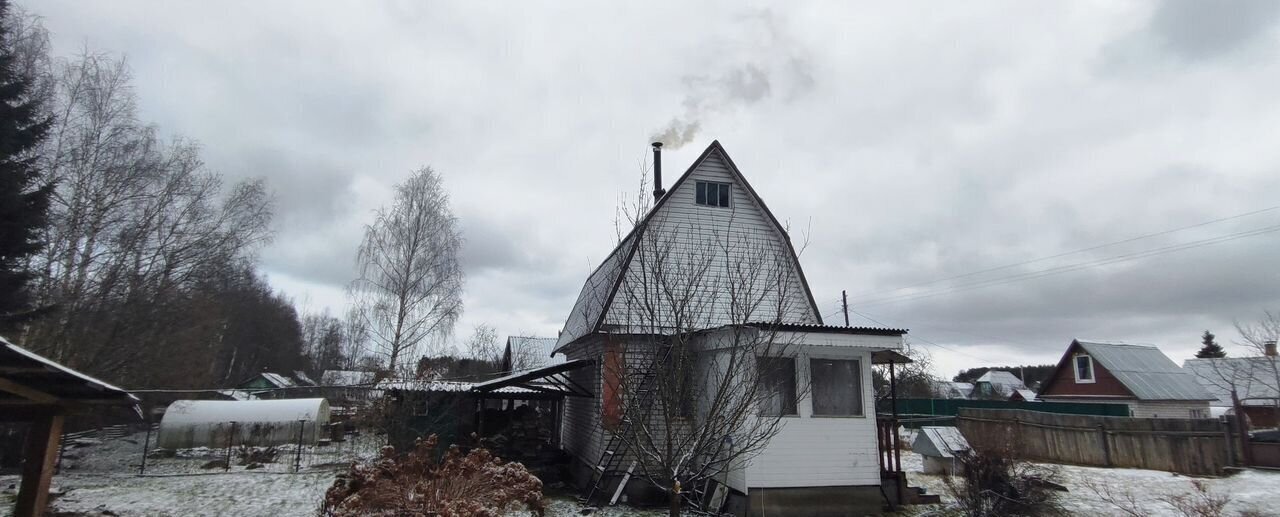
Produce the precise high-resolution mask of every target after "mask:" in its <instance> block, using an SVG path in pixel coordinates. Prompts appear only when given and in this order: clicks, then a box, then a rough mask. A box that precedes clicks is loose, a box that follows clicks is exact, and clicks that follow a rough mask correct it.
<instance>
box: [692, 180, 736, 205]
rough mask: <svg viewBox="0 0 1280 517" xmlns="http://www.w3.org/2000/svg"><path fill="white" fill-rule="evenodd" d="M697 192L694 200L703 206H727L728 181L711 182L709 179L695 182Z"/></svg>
mask: <svg viewBox="0 0 1280 517" xmlns="http://www.w3.org/2000/svg"><path fill="white" fill-rule="evenodd" d="M697 189H698V192H697V194H696V195H695V196H694V202H695V203H697V204H699V205H703V206H722V207H726V208H727V207H728V206H729V184H728V183H712V182H710V181H699V182H697Z"/></svg>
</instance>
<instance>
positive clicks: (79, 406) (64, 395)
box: [0, 338, 142, 517]
mask: <svg viewBox="0 0 1280 517" xmlns="http://www.w3.org/2000/svg"><path fill="white" fill-rule="evenodd" d="M101 406H125V407H133V409H134V411H135V412H138V417H139V418H141V417H142V414H141V411H139V410H138V398H137V397H134V396H133V395H131V394H129V393H128V392H126V391H124V390H122V389H120V388H117V387H115V386H112V385H110V384H107V383H105V382H102V381H100V380H97V379H94V378H93V377H90V376H88V375H85V374H83V373H80V372H77V371H75V370H72V369H70V368H67V367H65V366H62V365H60V364H58V363H56V362H53V361H51V360H49V359H46V358H44V357H41V356H39V355H37V354H35V353H32V352H30V351H28V350H26V349H24V348H22V347H19V346H17V345H14V344H13V343H10V342H9V341H7V340H5V339H4V338H0V407H2V408H3V410H0V421H3V422H28V423H30V427H29V428H28V429H27V442H26V445H25V447H24V452H23V462H22V484H21V487H20V488H19V490H18V501H17V503H16V504H15V505H14V510H13V515H14V517H35V516H38V515H44V512H45V506H46V505H47V504H48V499H49V483H50V481H51V480H52V479H53V470H54V464H55V463H56V462H57V459H58V447H59V445H60V441H61V440H62V423H63V420H64V418H65V417H66V415H67V414H69V413H73V412H76V411H78V410H83V409H85V408H88V407H101Z"/></svg>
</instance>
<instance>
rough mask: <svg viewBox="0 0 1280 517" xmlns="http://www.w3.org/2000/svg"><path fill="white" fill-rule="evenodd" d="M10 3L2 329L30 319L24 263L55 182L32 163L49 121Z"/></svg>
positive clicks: (1, 17)
mask: <svg viewBox="0 0 1280 517" xmlns="http://www.w3.org/2000/svg"><path fill="white" fill-rule="evenodd" d="M9 14H10V13H9V2H8V1H7V0H0V330H5V329H6V328H7V327H11V326H12V325H14V324H16V323H18V322H20V321H22V320H24V319H26V318H27V317H30V316H31V315H32V314H34V313H33V312H32V307H31V301H30V299H31V296H30V292H29V291H28V286H27V284H28V283H29V281H30V280H31V274H30V272H29V271H27V267H26V266H27V259H28V258H29V257H30V256H32V255H34V254H35V253H36V252H38V251H40V249H41V247H42V246H43V242H41V239H40V233H41V230H42V229H43V228H44V225H45V223H46V212H47V210H48V208H49V197H50V196H51V195H52V194H53V184H52V183H50V182H48V181H45V180H44V179H43V177H42V174H41V171H40V169H39V167H38V165H37V163H36V159H37V154H36V153H37V148H38V147H39V146H40V143H41V141H43V140H44V137H45V135H46V134H47V133H48V132H49V127H50V125H51V123H52V120H51V119H50V117H48V116H45V115H43V113H44V112H43V110H42V109H41V106H40V104H39V102H38V100H36V99H34V98H32V96H31V84H32V81H33V79H34V78H31V77H24V76H23V75H22V74H21V73H20V72H19V71H18V69H17V67H16V64H17V63H16V56H15V54H14V48H13V41H12V34H11V33H10V30H9V28H10V20H9V19H8V17H9Z"/></svg>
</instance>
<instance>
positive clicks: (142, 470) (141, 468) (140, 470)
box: [138, 418, 151, 476]
mask: <svg viewBox="0 0 1280 517" xmlns="http://www.w3.org/2000/svg"><path fill="white" fill-rule="evenodd" d="M150 447H151V419H150V418H148V419H147V436H146V438H143V439H142V465H141V466H139V467H138V475H139V476H142V475H145V474H146V473H147V452H148V451H147V449H148V448H150Z"/></svg>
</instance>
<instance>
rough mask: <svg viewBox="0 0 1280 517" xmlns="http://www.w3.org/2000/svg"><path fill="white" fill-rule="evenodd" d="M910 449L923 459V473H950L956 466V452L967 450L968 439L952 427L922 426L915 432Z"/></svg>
mask: <svg viewBox="0 0 1280 517" xmlns="http://www.w3.org/2000/svg"><path fill="white" fill-rule="evenodd" d="M911 450H912V451H914V452H915V453H917V454H919V455H920V456H921V457H922V458H923V459H924V473H925V474H944V475H951V474H952V473H954V472H955V468H956V454H959V453H960V452H963V451H967V450H969V441H968V440H965V439H964V435H962V434H960V430H959V429H956V428H954V427H947V426H924V427H921V428H920V432H918V433H916V441H914V442H912V443H911Z"/></svg>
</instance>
